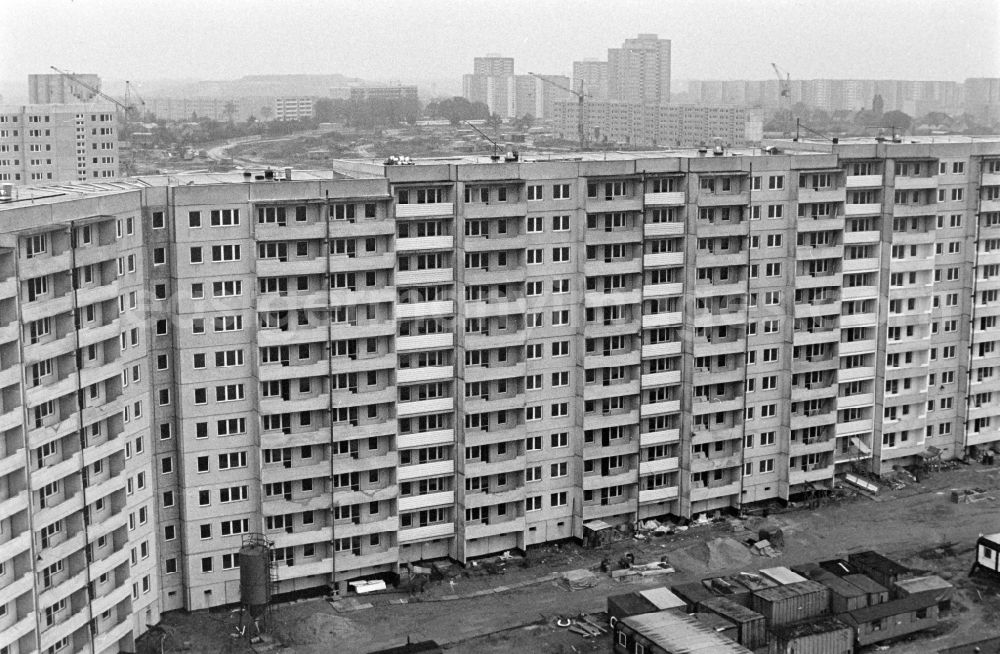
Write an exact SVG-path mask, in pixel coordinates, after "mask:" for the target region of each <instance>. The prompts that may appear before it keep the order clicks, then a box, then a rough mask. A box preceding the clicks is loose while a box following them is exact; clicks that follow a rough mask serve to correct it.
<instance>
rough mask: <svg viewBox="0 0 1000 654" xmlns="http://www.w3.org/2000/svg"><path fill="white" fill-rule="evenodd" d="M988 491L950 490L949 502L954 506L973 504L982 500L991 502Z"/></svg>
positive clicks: (981, 489) (982, 489)
mask: <svg viewBox="0 0 1000 654" xmlns="http://www.w3.org/2000/svg"><path fill="white" fill-rule="evenodd" d="M993 499H996V498H995V497H993V496H991V495H990V491H988V490H986V489H984V488H952V489H951V501H952V502H954V503H955V504H973V503H975V502H982V501H984V500H993Z"/></svg>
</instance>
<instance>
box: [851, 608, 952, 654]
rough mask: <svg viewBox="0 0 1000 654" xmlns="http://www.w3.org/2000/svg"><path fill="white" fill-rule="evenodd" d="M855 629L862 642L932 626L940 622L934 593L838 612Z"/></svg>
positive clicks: (913, 631) (876, 640) (860, 643)
mask: <svg viewBox="0 0 1000 654" xmlns="http://www.w3.org/2000/svg"><path fill="white" fill-rule="evenodd" d="M837 617H838V618H840V620H842V621H843V622H845V623H847V624H849V625H850V626H851V628H852V629H854V640H855V642H856V643H857V644H858V645H861V646H862V647H864V646H865V645H872V644H874V643H880V642H882V641H884V640H890V639H893V638H898V637H900V636H905V635H906V634H912V633H915V632H918V631H923V630H924V629H929V628H931V627H933V626H934V625H936V624H937V623H938V607H937V603H936V602H935V601H934V598H933V597H929V596H927V595H911V596H910V597H904V598H902V599H896V600H890V601H888V602H883V603H881V604H878V605H877V606H869V607H868V608H864V609H858V610H857V611H850V612H849V613H843V614H841V615H839V616H837Z"/></svg>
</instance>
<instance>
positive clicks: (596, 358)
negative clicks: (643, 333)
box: [583, 350, 640, 368]
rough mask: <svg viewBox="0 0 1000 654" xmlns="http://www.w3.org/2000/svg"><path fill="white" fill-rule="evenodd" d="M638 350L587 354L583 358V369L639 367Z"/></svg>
mask: <svg viewBox="0 0 1000 654" xmlns="http://www.w3.org/2000/svg"><path fill="white" fill-rule="evenodd" d="M639 358H640V353H639V351H638V350H607V351H604V352H587V353H585V354H584V357H583V366H584V368H605V367H607V368H611V367H617V366H637V365H639Z"/></svg>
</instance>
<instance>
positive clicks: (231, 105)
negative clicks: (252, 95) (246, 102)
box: [222, 100, 237, 125]
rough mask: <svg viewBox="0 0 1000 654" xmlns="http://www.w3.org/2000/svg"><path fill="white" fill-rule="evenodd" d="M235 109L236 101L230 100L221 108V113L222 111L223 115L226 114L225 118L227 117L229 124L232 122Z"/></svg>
mask: <svg viewBox="0 0 1000 654" xmlns="http://www.w3.org/2000/svg"><path fill="white" fill-rule="evenodd" d="M236 111H237V108H236V103H235V102H233V101H232V100H230V101H229V102H227V103H226V105H225V107H224V108H223V109H222V113H223V115H225V116H226V118H228V119H229V124H230V125H232V124H233V120H234V118H235V116H236Z"/></svg>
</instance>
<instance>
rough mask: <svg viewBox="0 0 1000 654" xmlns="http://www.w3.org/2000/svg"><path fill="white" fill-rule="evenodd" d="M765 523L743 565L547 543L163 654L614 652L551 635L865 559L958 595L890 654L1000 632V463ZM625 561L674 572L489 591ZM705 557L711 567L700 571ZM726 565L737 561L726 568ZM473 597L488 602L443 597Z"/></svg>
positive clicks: (168, 621)
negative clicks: (418, 584) (474, 569)
mask: <svg viewBox="0 0 1000 654" xmlns="http://www.w3.org/2000/svg"><path fill="white" fill-rule="evenodd" d="M970 487H976V488H984V489H998V493H997V495H996V499H993V500H987V501H983V502H978V503H974V504H954V503H952V502H951V498H950V492H949V491H950V489H951V488H970ZM767 521H768V523H769V525H771V526H777V527H780V528H781V529H782V530H783V532H784V535H785V548H784V550H783V551H782V552H781V554H780V556H778V557H776V558H762V557H758V556H751V557H750V560H749V563H747V562H746V557H740V556H736V557H731V558H730V560H727V559H725V558H724V557H721V556H713V557H712V558H711V559H708V558H707V555H705V551H707V549H708V548H706V546H705V545H704V543H707V542H708V541H711V540H713V539H716V538H733V539H736V540H743V539H745V538H747V537H749V536H750V533H749V532H746V531H743V532H737V533H734V532H733V529H732V527H731V526H730V525H729V524H728V523H726V522H721V523H716V524H712V525H707V526H697V527H692V528H691V529H689V530H688V531H687V532H684V533H683V534H677V535H674V536H667V537H662V538H654V539H650V540H647V541H645V542H639V541H636V540H633V539H627V540H623V541H621V542H617V543H614V544H612V545H609V546H608V547H606V548H601V549H597V550H584V549H582V548H580V547H578V546H576V545H572V544H570V545H563V546H554V545H553V546H547V547H544V548H540V549H539V550H537V551H535V550H533V551H532V552H531V555H530V558H529V560H530V562H531V565H530V566H529V567H526V568H522V567H519V566H512V567H508V569H507V570H506V571H505V572H504V574H502V575H486V574H479V575H477V574H473V575H472V576H470V577H465V576H460V577H458V578H456V580H455V582H454V586H453V587H452V586H451V585H449V584H448V583H447V582H440V583H434V584H431V585H430V586H429V587H428V589H427V592H426V593H425V594H423V595H421V596H419V597H418V598H409V600H408V603H406V604H389V603H388V602H389V600H396V601H398V600H400V599H404V598H407V595H406V594H405V593H398V594H394V593H390V594H387V595H380V596H378V597H374V598H371V599H368V600H366V601H370V602H372V603H374V604H375V606H373V607H372V608H369V609H362V610H358V611H352V612H344V613H338V612H336V611H335V610H334V609H333V608H332V607H331V606H330V605H329V604H328V603H327V602H325V601H323V600H320V599H317V600H309V601H303V602H299V603H295V604H289V605H281V606H277V607H275V609H274V621H273V625H274V628H273V630H272V636H273V638H272V639H271V642H270V643H262V644H257V645H255V646H254V648H253V650H251V649H250V646H249V644H248V643H247V641H246V640H244V639H237V638H234V637H232V636H231V635H230V634H231V632H232V631H233V629H232V626H233V625H234V624H235V622H236V616H235V614H232V613H229V612H226V613H207V612H200V613H196V614H181V613H174V614H168V615H166V616H164V622H163V625H164V629H165V631H166V633H167V634H168V636H167V638H166V640H165V641H164V644H165V647H164V650H163V651H164V652H174V651H188V652H194V653H202V652H204V653H205V654H208V653H212V654H215V653H217V652H247V651H255V652H257V653H258V654H263V653H264V652H268V651H271V652H277V653H278V654H320V653H323V654H327V653H328V652H337V654H353V653H357V654H366V653H368V652H371V651H374V650H377V649H381V648H386V647H391V646H394V645H400V644H403V643H405V642H406V641H407V638H411V639H412V640H413V641H419V640H428V639H431V640H436V641H438V642H439V643H442V644H443V645H444V646H445V647H446V649H448V651H449V652H455V653H456V654H466V653H467V654H501V653H505V652H525V653H528V652H552V653H561V654H571V653H574V652H576V653H584V652H598V651H600V652H607V651H610V638H609V637H608V636H607V635H605V636H604V638H600V639H584V638H583V637H582V636H579V635H577V634H574V633H571V632H569V631H567V630H566V629H561V628H559V627H557V626H556V625H555V620H556V618H557V617H558V616H564V615H567V616H568V615H576V614H579V613H582V612H589V613H598V612H602V611H604V610H605V609H606V606H607V605H606V598H607V596H608V595H614V594H618V593H624V592H629V591H631V590H636V589H641V588H646V587H654V586H662V585H664V584H668V585H669V584H673V583H681V582H687V581H695V580H698V579H701V578H704V577H707V576H715V575H717V574H728V573H734V572H738V571H740V570H756V569H759V568H765V567H773V566H777V565H786V566H788V565H796V564H799V563H805V562H808V561H818V560H824V559H829V558H835V557H838V556H846V555H847V554H848V553H849V552H853V551H857V550H862V549H874V550H876V551H879V552H881V553H883V554H885V555H887V556H890V557H893V558H895V559H896V560H898V561H899V562H901V563H903V564H904V565H907V566H911V567H913V568H917V569H920V570H927V571H929V572H933V573H936V574H940V575H941V576H942V577H945V578H946V579H949V580H951V581H952V583H954V584H955V585H956V587H957V592H956V597H955V601H954V602H953V604H954V609H953V611H952V614H951V615H950V616H949V617H948V618H947V619H945V620H944V621H942V623H941V624H940V625H939V627H938V629H936V630H935V631H934V632H933V633H926V632H925V633H924V634H922V635H920V636H917V637H914V638H913V639H911V640H909V641H905V642H898V643H893V644H892V646H891V648H890V650H889V651H890V652H892V653H894V654H926V653H928V652H935V651H937V650H938V649H940V648H942V647H947V646H951V645H956V644H960V643H963V642H968V641H970V640H974V639H977V638H984V637H987V636H991V635H1000V584H995V583H994V584H990V583H988V582H983V581H979V580H975V581H974V580H970V579H969V578H968V571H969V569H970V567H971V565H972V560H973V549H974V544H975V539H976V537H977V536H978V535H979V534H981V533H996V532H1000V469H998V468H996V467H992V468H985V467H982V466H979V465H971V466H967V467H966V466H960V467H958V468H956V469H953V470H948V471H942V472H939V473H935V474H933V475H931V476H930V477H929V478H927V479H924V480H923V481H922V483H921V484H910V485H909V486H907V487H906V488H903V489H900V490H896V491H890V492H886V491H884V490H883V491H881V492H880V493H879V496H878V497H877V498H875V499H870V498H868V497H864V496H855V497H854V498H848V499H843V500H839V501H836V502H832V503H828V504H825V505H823V506H821V507H819V508H817V509H813V510H806V509H790V510H786V511H783V512H780V513H775V514H772V515H771V516H769V518H768V519H767ZM752 526H756V525H752ZM723 549H724V548H723ZM626 551H631V552H632V553H634V554H635V558H636V562H637V563H643V562H650V561H659V560H660V559H661V557H664V556H665V557H667V559H668V560H669V561H670V562H671V564H672V565H673V566H674V567H675V568H676V569H677V572H676V573H674V574H671V575H660V576H656V577H653V578H650V579H651V580H650V581H648V582H647V583H628V582H626V583H621V582H618V581H613V580H612V579H611V578H610V576H609V575H607V574H600V573H598V574H597V577H596V585H595V586H593V587H591V588H585V589H582V590H577V591H572V592H571V591H568V590H566V589H565V587H564V586H563V585H561V584H559V583H558V582H554V581H548V582H544V583H541V584H536V585H529V586H526V587H523V588H515V589H510V590H506V591H504V590H503V589H501V592H492V593H486V591H488V590H490V589H492V588H496V587H498V586H501V585H502V586H504V587H507V586H511V585H515V584H517V583H519V582H527V581H530V580H533V579H537V578H539V577H541V576H543V575H545V574H548V573H551V572H554V571H568V570H575V569H579V568H592V569H595V570H596V569H597V566H598V565H599V563H600V561H601V559H602V558H604V557H608V558H610V559H611V560H612V561H617V560H618V559H619V558H620V557H621V556H622V555H623V554H624V553H625V552H626ZM706 561H709V562H710V563H711V564H712V565H706ZM726 563H732V564H733V565H732V566H730V567H718V566H719V565H723V566H724V565H725V564H726ZM476 591H483V593H484V594H482V595H481V596H478V597H472V598H468V599H458V600H442V599H441V598H442V597H445V596H452V595H468V594H470V593H473V592H476ZM142 651H143V650H141V649H140V652H142Z"/></svg>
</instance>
